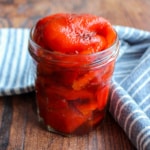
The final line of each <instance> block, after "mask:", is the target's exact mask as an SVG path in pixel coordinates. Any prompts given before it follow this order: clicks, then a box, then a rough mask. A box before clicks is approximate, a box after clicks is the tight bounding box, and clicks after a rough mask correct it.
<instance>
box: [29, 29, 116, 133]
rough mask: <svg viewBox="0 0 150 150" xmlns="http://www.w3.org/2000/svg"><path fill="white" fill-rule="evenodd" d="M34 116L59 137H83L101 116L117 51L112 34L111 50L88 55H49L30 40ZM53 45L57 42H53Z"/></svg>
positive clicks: (100, 119) (106, 101)
mask: <svg viewBox="0 0 150 150" xmlns="http://www.w3.org/2000/svg"><path fill="white" fill-rule="evenodd" d="M33 32H34V28H32V29H31V32H30V39H29V52H30V55H31V56H32V58H33V59H32V60H33V68H32V69H33V70H32V71H33V74H34V77H35V91H36V102H37V113H38V117H39V120H40V121H42V122H43V123H44V124H45V126H46V127H47V129H48V130H49V131H51V132H55V133H58V134H61V135H72V134H77V135H81V134H85V133H88V132H89V131H91V130H92V129H94V128H95V127H97V126H98V125H99V124H100V122H101V121H102V120H103V119H104V117H105V112H106V106H107V103H108V95H109V88H110V83H111V77H112V74H113V70H114V65H115V60H116V57H117V55H118V51H119V41H118V36H117V33H116V39H115V42H114V43H113V44H112V46H111V47H109V48H107V49H105V50H103V51H100V52H97V53H94V54H90V55H83V54H82V55H79V54H77V55H67V54H61V53H58V52H57V53H56V52H50V51H48V50H46V49H43V48H42V47H40V46H39V45H37V44H36V43H35V42H34V41H33ZM56 44H57V43H56Z"/></svg>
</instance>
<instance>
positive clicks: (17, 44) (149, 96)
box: [0, 26, 150, 150]
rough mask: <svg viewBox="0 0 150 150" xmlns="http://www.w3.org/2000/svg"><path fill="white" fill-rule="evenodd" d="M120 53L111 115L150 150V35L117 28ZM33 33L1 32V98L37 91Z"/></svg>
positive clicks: (142, 149)
mask: <svg viewBox="0 0 150 150" xmlns="http://www.w3.org/2000/svg"><path fill="white" fill-rule="evenodd" d="M114 27H115V29H116V31H117V32H118V35H119V39H120V53H119V56H118V59H117V62H116V67H115V72H114V76H113V82H112V87H111V95H110V104H109V111H110V113H111V114H112V116H113V117H114V118H115V120H116V121H117V122H118V124H119V125H120V126H121V127H122V128H123V130H124V131H125V133H126V134H127V135H128V137H129V139H130V140H131V141H132V143H133V144H134V145H135V147H136V148H137V149H140V150H150V32H147V31H143V30H138V29H134V28H129V27H122V26H114ZM28 37H29V29H13V28H12V29H0V96H5V95H14V94H21V93H26V92H30V91H33V90H34V79H33V78H32V75H31V72H30V67H31V66H30V62H31V58H30V56H29V53H28Z"/></svg>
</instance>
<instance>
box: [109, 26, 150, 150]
mask: <svg viewBox="0 0 150 150" xmlns="http://www.w3.org/2000/svg"><path fill="white" fill-rule="evenodd" d="M115 28H116V30H117V32H118V34H119V38H120V51H121V53H120V55H119V57H118V60H117V63H116V67H115V72H114V76H113V84H112V87H111V98H110V105H109V106H110V107H109V111H110V112H111V114H112V115H113V117H114V118H115V119H116V121H117V122H118V123H119V125H120V126H121V127H122V128H123V129H124V131H125V132H126V134H127V135H128V137H129V139H130V140H131V141H132V143H133V144H134V145H135V147H136V148H137V149H140V150H149V149H150V32H147V31H143V30H138V29H134V28H129V27H120V26H115Z"/></svg>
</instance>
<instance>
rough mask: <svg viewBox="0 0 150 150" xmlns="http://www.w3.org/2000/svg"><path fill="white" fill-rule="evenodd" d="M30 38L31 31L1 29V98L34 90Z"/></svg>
mask: <svg viewBox="0 0 150 150" xmlns="http://www.w3.org/2000/svg"><path fill="white" fill-rule="evenodd" d="M28 38H29V29H14V28H12V29H7V28H5V29H0V96H5V95H13V94H20V93H26V92H29V91H32V90H33V89H34V86H33V85H34V80H33V79H32V76H31V75H30V62H31V58H30V56H29V53H28Z"/></svg>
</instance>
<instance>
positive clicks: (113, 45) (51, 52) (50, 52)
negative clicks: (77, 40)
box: [29, 26, 119, 57]
mask: <svg viewBox="0 0 150 150" xmlns="http://www.w3.org/2000/svg"><path fill="white" fill-rule="evenodd" d="M34 29H35V26H33V27H32V28H31V30H30V35H29V41H30V42H31V43H32V44H34V45H35V46H36V47H37V48H40V49H42V50H43V51H45V52H47V53H49V54H57V55H62V56H73V57H74V56H75V57H76V56H79V55H80V56H84V57H85V56H95V55H98V54H103V53H106V52H107V51H110V49H112V48H113V47H115V44H116V43H117V41H118V40H119V38H118V34H117V31H116V30H115V28H113V30H114V32H115V34H116V39H115V40H114V41H113V43H112V44H111V46H109V47H108V48H106V49H104V50H102V51H98V52H95V53H92V54H65V53H61V52H54V51H50V50H47V49H46V48H43V47H41V46H40V45H39V44H37V43H36V42H35V41H34V40H33V38H32V37H33V32H34Z"/></svg>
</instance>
